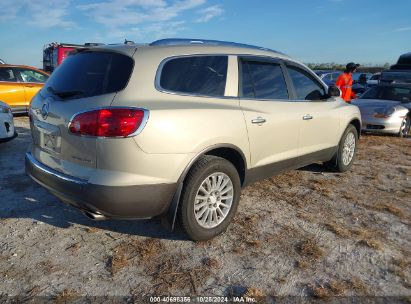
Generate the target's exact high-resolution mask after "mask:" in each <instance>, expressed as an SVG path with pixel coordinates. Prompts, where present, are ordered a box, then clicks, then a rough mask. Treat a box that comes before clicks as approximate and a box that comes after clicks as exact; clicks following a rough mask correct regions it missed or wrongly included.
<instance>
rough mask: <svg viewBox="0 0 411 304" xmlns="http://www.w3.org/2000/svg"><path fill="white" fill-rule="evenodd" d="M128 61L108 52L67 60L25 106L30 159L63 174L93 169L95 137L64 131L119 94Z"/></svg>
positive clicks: (84, 173) (83, 174)
mask: <svg viewBox="0 0 411 304" xmlns="http://www.w3.org/2000/svg"><path fill="white" fill-rule="evenodd" d="M133 67H134V60H133V59H132V58H131V57H130V56H127V55H125V54H120V53H117V52H112V51H85V52H81V53H78V54H75V55H71V56H69V57H68V58H67V59H66V60H65V61H64V62H63V63H62V65H61V66H60V67H59V68H58V69H57V70H56V71H55V72H54V73H53V74H52V75H51V77H50V79H49V80H48V81H47V83H46V84H45V86H44V87H43V89H42V90H41V91H40V93H39V94H37V95H36V96H35V97H34V98H33V100H32V103H31V116H32V124H31V128H32V135H33V151H32V152H33V154H34V156H35V158H36V159H37V160H39V161H40V162H42V163H44V164H45V165H47V166H49V167H51V168H53V169H55V170H58V171H61V172H63V173H66V174H69V175H72V176H76V177H79V178H88V175H89V174H90V172H91V171H90V170H91V169H93V168H95V167H96V141H97V138H96V137H89V136H78V135H74V134H71V133H70V132H69V130H68V125H69V122H70V120H71V119H72V118H73V117H74V115H76V114H78V113H81V112H85V111H89V110H93V109H96V108H101V107H108V106H110V104H111V102H112V101H113V99H114V96H115V95H116V92H118V91H120V90H122V89H124V88H125V87H126V85H127V82H128V79H129V78H130V75H131V73H132V70H133Z"/></svg>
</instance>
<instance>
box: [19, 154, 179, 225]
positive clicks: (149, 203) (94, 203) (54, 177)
mask: <svg viewBox="0 0 411 304" xmlns="http://www.w3.org/2000/svg"><path fill="white" fill-rule="evenodd" d="M25 163H26V173H27V174H28V175H29V176H30V177H31V178H32V179H33V180H34V181H36V182H37V183H39V184H40V185H41V186H43V187H45V188H47V189H48V190H49V191H51V192H52V193H53V194H54V195H55V196H57V197H59V198H60V199H61V200H63V201H64V202H67V203H69V204H71V205H73V206H75V207H77V208H79V209H81V210H82V211H84V212H90V213H93V214H99V215H102V216H103V217H107V218H123V219H134V218H135V219H138V218H151V217H154V216H158V215H161V214H163V213H165V212H166V211H167V209H168V207H169V204H170V202H171V200H172V198H173V195H174V193H175V191H176V188H177V185H176V184H155V185H133V186H106V185H96V184H91V183H89V182H88V181H87V180H83V179H78V178H75V177H72V176H68V175H65V174H63V173H60V172H58V171H55V170H53V169H51V168H49V167H47V166H45V165H44V164H42V163H40V162H39V161H37V160H36V159H35V158H34V156H33V155H32V154H31V153H30V152H28V153H26V159H25Z"/></svg>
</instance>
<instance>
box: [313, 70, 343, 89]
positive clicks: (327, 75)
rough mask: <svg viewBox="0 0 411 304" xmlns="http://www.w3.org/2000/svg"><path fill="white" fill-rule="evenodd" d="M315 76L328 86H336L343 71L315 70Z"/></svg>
mask: <svg viewBox="0 0 411 304" xmlns="http://www.w3.org/2000/svg"><path fill="white" fill-rule="evenodd" d="M314 73H315V74H317V75H318V77H320V78H321V80H322V81H324V82H325V84H326V85H328V86H331V85H335V82H336V81H337V78H338V76H340V74H341V73H342V72H341V71H330V70H315V71H314Z"/></svg>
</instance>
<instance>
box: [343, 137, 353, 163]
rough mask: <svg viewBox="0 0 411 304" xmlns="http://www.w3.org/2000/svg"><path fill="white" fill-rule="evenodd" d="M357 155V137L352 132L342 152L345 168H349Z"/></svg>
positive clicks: (346, 139) (345, 141) (346, 138)
mask: <svg viewBox="0 0 411 304" xmlns="http://www.w3.org/2000/svg"><path fill="white" fill-rule="evenodd" d="M354 153H355V135H354V133H352V132H350V133H348V134H347V136H346V137H345V140H344V145H343V151H342V161H343V164H344V165H345V166H348V165H349V164H350V163H351V161H352V159H353V157H354Z"/></svg>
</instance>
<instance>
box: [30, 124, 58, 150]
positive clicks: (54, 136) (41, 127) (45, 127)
mask: <svg viewBox="0 0 411 304" xmlns="http://www.w3.org/2000/svg"><path fill="white" fill-rule="evenodd" d="M33 141H34V144H35V145H37V146H39V147H40V148H41V149H42V150H45V151H47V152H52V153H60V151H61V134H60V129H59V128H58V127H57V126H54V125H50V124H47V123H44V122H40V121H37V122H35V123H34V128H33Z"/></svg>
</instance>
